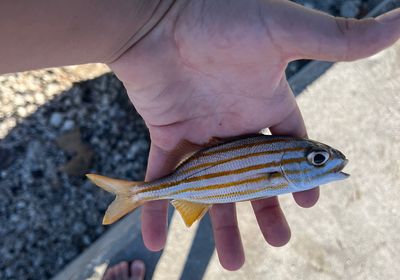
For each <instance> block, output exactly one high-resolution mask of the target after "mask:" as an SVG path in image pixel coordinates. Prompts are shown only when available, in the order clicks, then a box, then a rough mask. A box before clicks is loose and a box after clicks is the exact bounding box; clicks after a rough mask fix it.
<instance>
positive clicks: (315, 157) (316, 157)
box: [307, 151, 329, 166]
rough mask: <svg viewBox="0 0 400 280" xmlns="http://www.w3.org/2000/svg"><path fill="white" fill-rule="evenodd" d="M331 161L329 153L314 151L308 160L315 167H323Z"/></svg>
mask: <svg viewBox="0 0 400 280" xmlns="http://www.w3.org/2000/svg"><path fill="white" fill-rule="evenodd" d="M328 159H329V152H327V151H313V152H311V153H309V154H308V156H307V160H308V162H309V163H311V164H312V165H315V166H321V165H323V164H325V163H326V162H327V161H328Z"/></svg>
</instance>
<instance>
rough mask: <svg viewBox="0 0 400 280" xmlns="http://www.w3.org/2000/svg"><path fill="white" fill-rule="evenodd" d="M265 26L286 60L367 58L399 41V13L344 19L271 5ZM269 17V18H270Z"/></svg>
mask: <svg viewBox="0 0 400 280" xmlns="http://www.w3.org/2000/svg"><path fill="white" fill-rule="evenodd" d="M273 3H274V4H273V5H271V7H269V9H268V12H266V15H265V16H266V19H265V21H266V24H267V26H268V28H269V30H275V31H276V30H278V32H274V34H275V33H276V34H277V35H276V36H275V37H274V36H272V37H273V39H274V40H275V41H276V42H275V43H276V45H278V46H280V47H281V49H282V50H283V51H284V52H286V55H287V56H288V58H289V60H295V59H300V58H308V59H319V60H328V61H349V60H355V59H359V58H363V57H367V56H370V55H372V54H374V53H376V52H379V51H380V50H382V49H384V48H386V47H388V46H390V45H392V44H393V43H394V42H396V41H397V40H398V39H399V38H400V9H397V10H394V11H392V12H390V13H388V14H384V15H382V16H380V17H378V18H376V19H373V18H368V19H362V20H357V19H346V18H340V17H333V16H330V15H327V14H324V13H322V12H319V11H315V10H311V9H307V8H305V7H302V6H300V5H297V4H295V3H292V2H289V1H285V2H283V1H275V2H273ZM271 15H272V17H271Z"/></svg>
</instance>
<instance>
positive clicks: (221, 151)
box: [89, 134, 349, 224]
mask: <svg viewBox="0 0 400 280" xmlns="http://www.w3.org/2000/svg"><path fill="white" fill-rule="evenodd" d="M346 163H347V159H346V158H345V156H344V155H343V154H342V153H341V152H340V151H338V150H336V149H333V148H331V147H329V146H327V145H325V144H322V143H319V142H316V141H312V140H309V139H302V138H294V137H285V136H268V135H262V134H260V135H255V136H251V137H246V138H239V139H235V140H231V141H227V142H224V143H222V144H219V145H216V146H212V147H209V148H205V149H203V150H200V151H198V152H197V153H195V154H193V155H192V156H191V157H189V158H188V159H187V160H185V161H184V162H183V163H181V164H180V165H179V166H178V167H177V168H176V170H175V171H174V172H173V173H172V174H171V175H169V176H166V177H164V178H161V179H159V180H156V181H153V182H146V183H140V184H137V183H135V184H132V186H130V188H128V189H127V190H126V192H125V193H124V195H125V196H127V197H129V199H130V201H131V203H135V204H138V203H142V202H144V201H150V200H158V199H172V200H173V201H172V204H173V205H174V206H175V207H176V208H177V209H178V210H179V211H180V212H181V214H182V211H183V212H185V211H189V210H190V209H192V208H193V206H194V205H196V207H199V210H197V211H198V212H199V211H200V212H201V213H197V212H196V213H197V214H199V215H200V214H201V215H202V214H204V213H203V212H204V211H206V210H205V209H208V206H209V205H212V204H218V203H230V202H239V201H245V200H255V199H260V198H265V197H271V196H276V195H280V194H284V193H292V192H298V191H304V190H308V189H311V188H314V187H316V186H318V185H321V184H325V183H328V182H332V181H336V180H341V179H345V178H347V177H348V176H349V175H348V174H346V173H343V172H341V170H342V169H343V168H344V166H345V165H346ZM90 176H93V175H90ZM94 176H98V175H94ZM89 178H91V177H89ZM99 178H100V177H96V178H93V177H92V178H91V179H92V180H93V181H94V182H95V183H96V184H97V185H99V186H101V187H103V188H104V185H105V184H106V182H105V181H104V180H103V179H104V178H106V177H101V178H100V179H102V180H103V181H101V180H100V179H99ZM112 180H113V179H112ZM100 181H101V182H100ZM121 182H122V181H121ZM131 183H132V182H131ZM127 184H128V185H129V183H127ZM105 189H107V188H105ZM108 190H109V189H108ZM109 191H110V190H109ZM111 191H112V190H111ZM112 192H115V191H112ZM115 193H117V195H118V192H115ZM117 198H118V196H117ZM188 203H190V204H188ZM199 205H200V206H199ZM202 206H204V207H202ZM188 209H189V210H188ZM196 209H197V208H196ZM190 211H192V210H190ZM192 212H193V211H192ZM192 212H190V213H192ZM184 215H185V213H183V214H182V216H184ZM187 215H188V214H187ZM190 215H191V214H190ZM197 218H198V217H197ZM185 221H186V220H185ZM190 221H191V220H190ZM191 222H193V221H191ZM187 224H188V223H187ZM189 224H191V223H190V222H189Z"/></svg>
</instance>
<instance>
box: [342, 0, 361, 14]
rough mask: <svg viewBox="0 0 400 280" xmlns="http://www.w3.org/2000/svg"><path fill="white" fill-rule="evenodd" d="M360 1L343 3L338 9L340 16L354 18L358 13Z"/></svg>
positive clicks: (352, 0)
mask: <svg viewBox="0 0 400 280" xmlns="http://www.w3.org/2000/svg"><path fill="white" fill-rule="evenodd" d="M360 5H361V0H351V1H350V0H347V1H344V2H343V3H342V5H341V7H340V15H341V16H342V17H347V18H355V17H357V15H358V14H359V13H360Z"/></svg>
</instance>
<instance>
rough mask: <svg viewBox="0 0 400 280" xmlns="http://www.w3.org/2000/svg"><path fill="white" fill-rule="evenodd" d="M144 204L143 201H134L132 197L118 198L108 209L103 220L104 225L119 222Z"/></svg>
mask: <svg viewBox="0 0 400 280" xmlns="http://www.w3.org/2000/svg"><path fill="white" fill-rule="evenodd" d="M142 204H143V202H142V201H134V200H133V198H132V197H128V196H117V197H116V198H115V199H114V201H113V202H112V203H111V204H110V205H109V206H108V208H107V211H106V214H105V215H104V218H103V225H109V224H112V223H114V222H116V221H118V220H119V219H120V218H122V217H123V216H125V215H126V214H128V213H129V212H131V211H133V210H134V209H136V208H137V207H139V206H140V205H142Z"/></svg>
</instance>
